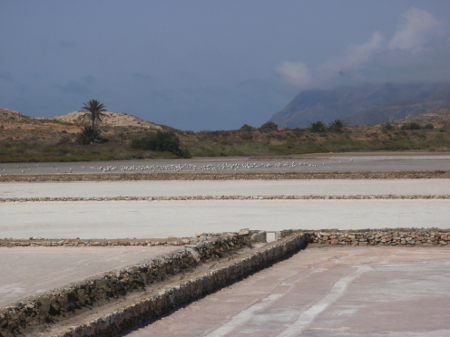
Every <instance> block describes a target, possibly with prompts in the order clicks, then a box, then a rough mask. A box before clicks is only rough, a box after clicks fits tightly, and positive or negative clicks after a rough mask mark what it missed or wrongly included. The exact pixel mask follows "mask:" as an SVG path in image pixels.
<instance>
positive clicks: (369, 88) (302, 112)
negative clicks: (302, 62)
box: [271, 83, 450, 128]
mask: <svg viewBox="0 0 450 337" xmlns="http://www.w3.org/2000/svg"><path fill="white" fill-rule="evenodd" d="M448 105H450V85H449V84H448V83H431V84H430V83H416V84H391V83H387V84H366V85H361V86H357V87H342V88H337V89H329V90H305V91H302V92H301V93H300V94H298V95H297V96H296V97H295V98H294V99H293V100H292V101H291V102H290V103H289V104H288V105H287V106H286V107H285V108H284V109H283V110H281V111H279V112H278V113H275V114H274V115H273V116H272V119H271V121H273V122H275V123H277V124H278V125H279V126H280V127H290V128H294V127H300V128H304V127H308V126H309V125H310V124H311V123H312V122H315V121H318V120H322V121H324V122H326V123H329V122H331V121H333V120H335V119H337V118H339V119H343V120H345V121H346V122H347V123H348V124H349V125H363V124H373V123H383V122H389V121H393V120H397V119H401V118H405V117H407V116H413V115H418V114H422V113H425V112H427V111H430V110H435V109H439V108H443V107H446V106H448Z"/></svg>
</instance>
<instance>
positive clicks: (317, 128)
mask: <svg viewBox="0 0 450 337" xmlns="http://www.w3.org/2000/svg"><path fill="white" fill-rule="evenodd" d="M310 129H311V131H312V132H326V131H327V125H326V124H325V123H324V122H322V121H317V122H314V123H311V126H310Z"/></svg>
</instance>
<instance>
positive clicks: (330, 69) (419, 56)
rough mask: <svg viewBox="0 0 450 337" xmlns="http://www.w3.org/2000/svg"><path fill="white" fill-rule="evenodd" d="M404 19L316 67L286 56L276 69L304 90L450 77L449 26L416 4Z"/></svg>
mask: <svg viewBox="0 0 450 337" xmlns="http://www.w3.org/2000/svg"><path fill="white" fill-rule="evenodd" d="M402 18H403V19H402V22H401V23H400V24H399V25H398V26H397V29H396V30H395V31H394V32H393V34H392V37H391V38H390V39H385V38H384V37H383V34H382V33H381V32H378V31H376V32H374V33H373V34H372V36H371V37H370V39H368V40H367V42H365V43H362V44H350V45H349V46H348V47H347V48H346V50H345V52H344V53H343V54H342V55H340V56H337V57H333V58H330V59H329V60H327V61H326V62H324V63H322V64H320V65H318V66H317V67H316V68H314V69H309V68H308V66H307V64H305V63H303V62H288V61H285V62H282V63H281V64H280V65H278V66H277V67H276V69H275V70H276V72H277V73H278V74H279V75H281V79H282V80H283V81H284V82H287V83H290V84H292V85H295V86H296V87H299V88H302V89H305V88H311V87H321V86H324V85H330V84H334V85H336V84H338V83H341V84H344V83H348V82H349V81H350V82H351V83H354V82H355V81H356V82H357V81H370V80H384V81H423V80H432V81H434V80H445V79H447V80H448V76H447V74H448V73H450V61H449V60H450V57H449V56H450V49H449V48H448V46H449V44H450V38H448V35H449V34H448V27H447V25H446V24H445V23H444V22H442V21H439V20H437V19H436V18H435V17H434V16H433V15H431V14H430V13H428V12H427V11H424V10H421V9H417V8H414V7H413V8H410V9H408V10H407V11H406V12H405V13H404V14H403V15H402ZM446 76H447V77H446Z"/></svg>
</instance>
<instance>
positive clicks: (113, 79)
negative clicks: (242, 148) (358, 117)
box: [0, 0, 450, 131]
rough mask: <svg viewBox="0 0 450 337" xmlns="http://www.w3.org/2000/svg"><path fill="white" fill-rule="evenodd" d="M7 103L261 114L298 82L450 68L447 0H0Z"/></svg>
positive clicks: (442, 75)
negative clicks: (94, 102) (93, 103)
mask: <svg viewBox="0 0 450 337" xmlns="http://www.w3.org/2000/svg"><path fill="white" fill-rule="evenodd" d="M0 46H1V49H0V51H1V52H0V107H3V108H8V109H12V110H15V111H19V112H21V113H22V114H24V115H27V116H31V117H53V116H57V115H63V114H67V113H70V112H72V111H78V110H80V109H81V108H82V106H83V103H85V102H87V101H89V100H90V99H96V100H99V101H100V102H101V103H103V104H104V105H105V106H106V107H107V110H108V111H114V112H124V113H127V114H130V115H133V116H136V117H139V118H141V119H143V120H146V121H150V122H154V123H158V124H164V125H168V126H171V127H174V128H177V129H183V130H193V131H202V130H231V129H238V128H240V127H241V126H242V125H243V124H249V125H252V126H256V127H258V126H260V125H262V124H264V123H265V122H267V121H268V120H269V119H270V118H271V117H272V115H273V114H274V113H276V112H278V111H280V110H281V109H283V108H284V107H285V106H286V105H287V104H288V103H289V102H290V101H291V100H292V99H293V98H294V97H295V96H296V95H297V94H298V93H300V91H302V90H306V89H317V88H331V87H336V86H340V85H357V84H358V83H371V82H376V83H380V82H394V83H405V82H422V81H427V82H435V81H448V80H449V79H450V1H449V0H377V1H371V0H370V1H369V0H295V1H292V0H280V1H275V0H272V1H267V0H226V1H224V0H164V1H162V0H158V1H156V0H128V1H118V0H88V1H87V0H77V1H68V0H55V1H49V0H40V1H35V0H0Z"/></svg>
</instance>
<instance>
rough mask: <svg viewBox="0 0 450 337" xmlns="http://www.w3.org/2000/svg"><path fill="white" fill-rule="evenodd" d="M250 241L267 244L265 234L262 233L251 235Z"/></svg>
mask: <svg viewBox="0 0 450 337" xmlns="http://www.w3.org/2000/svg"><path fill="white" fill-rule="evenodd" d="M250 239H251V240H252V241H255V242H261V243H266V242H267V233H266V232H264V231H261V232H258V233H254V234H252V236H251V237H250Z"/></svg>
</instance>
